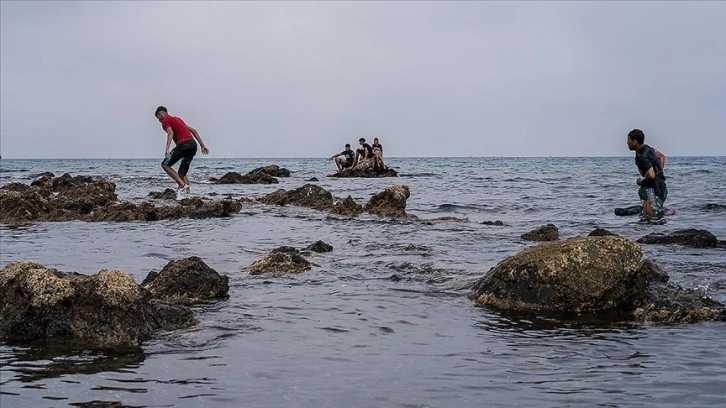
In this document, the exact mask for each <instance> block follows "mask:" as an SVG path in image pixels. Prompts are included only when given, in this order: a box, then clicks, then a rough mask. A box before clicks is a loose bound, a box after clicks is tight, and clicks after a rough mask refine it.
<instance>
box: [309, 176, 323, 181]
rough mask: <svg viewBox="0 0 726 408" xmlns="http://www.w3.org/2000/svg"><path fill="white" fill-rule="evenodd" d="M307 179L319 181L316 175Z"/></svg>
mask: <svg viewBox="0 0 726 408" xmlns="http://www.w3.org/2000/svg"><path fill="white" fill-rule="evenodd" d="M308 181H320V180H318V178H317V177H310V178H309V179H308Z"/></svg>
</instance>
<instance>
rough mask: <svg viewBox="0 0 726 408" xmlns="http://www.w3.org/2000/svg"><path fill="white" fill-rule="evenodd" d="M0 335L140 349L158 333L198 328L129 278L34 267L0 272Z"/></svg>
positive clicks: (16, 265) (175, 307)
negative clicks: (57, 339) (162, 330)
mask: <svg viewBox="0 0 726 408" xmlns="http://www.w3.org/2000/svg"><path fill="white" fill-rule="evenodd" d="M0 299H2V304H1V306H0V336H3V337H7V338H10V339H40V338H55V337H60V338H64V339H67V340H68V339H70V340H75V341H79V342H82V343H84V344H89V345H93V346H96V347H138V346H140V345H141V343H142V342H143V341H144V340H146V339H148V338H150V337H151V335H152V333H153V332H154V331H155V330H157V329H176V328H182V327H188V326H191V325H194V324H195V323H196V319H195V318H194V316H193V314H192V312H191V310H190V309H189V308H186V307H183V306H180V305H174V304H171V303H168V302H164V301H160V300H155V299H152V298H151V295H150V294H149V292H148V291H146V290H144V289H142V288H141V287H139V285H137V284H136V283H135V282H134V280H133V278H131V276H129V275H127V274H124V273H122V272H119V271H108V270H105V269H104V270H101V271H100V272H99V273H98V274H96V275H92V276H86V275H80V274H74V273H63V272H60V271H57V270H55V269H50V268H46V267H44V266H43V265H39V264H36V263H32V262H18V263H11V264H8V265H6V266H5V267H4V268H2V269H0Z"/></svg>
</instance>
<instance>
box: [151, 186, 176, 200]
mask: <svg viewBox="0 0 726 408" xmlns="http://www.w3.org/2000/svg"><path fill="white" fill-rule="evenodd" d="M149 197H151V198H153V199H155V200H176V191H175V190H174V189H172V188H167V189H164V191H161V192H159V191H152V192H150V193H149Z"/></svg>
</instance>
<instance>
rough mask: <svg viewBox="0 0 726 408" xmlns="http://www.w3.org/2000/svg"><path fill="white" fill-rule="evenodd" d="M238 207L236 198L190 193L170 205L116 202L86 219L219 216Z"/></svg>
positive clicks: (160, 218) (239, 204)
mask: <svg viewBox="0 0 726 408" xmlns="http://www.w3.org/2000/svg"><path fill="white" fill-rule="evenodd" d="M241 209H242V203H241V201H240V200H233V199H228V198H224V199H213V200H212V199H209V200H207V199H201V198H199V197H191V198H187V199H184V200H182V201H181V202H178V203H175V204H174V205H161V206H156V205H154V204H153V203H151V202H149V201H144V202H142V203H141V204H139V205H135V204H131V203H116V204H112V205H108V206H105V207H102V208H100V209H97V210H96V211H94V212H93V213H92V214H90V216H89V217H88V220H89V221H116V222H122V221H158V220H171V219H178V218H213V217H215V218H219V217H229V216H231V215H234V214H237V213H239V212H240V210H241Z"/></svg>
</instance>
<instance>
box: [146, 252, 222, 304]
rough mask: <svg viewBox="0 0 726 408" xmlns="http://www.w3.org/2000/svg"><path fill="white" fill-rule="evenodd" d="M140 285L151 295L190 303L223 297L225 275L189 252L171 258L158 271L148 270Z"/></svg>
mask: <svg viewBox="0 0 726 408" xmlns="http://www.w3.org/2000/svg"><path fill="white" fill-rule="evenodd" d="M141 287H142V288H144V289H146V290H148V291H149V293H151V296H153V297H154V298H157V299H163V300H169V301H173V302H177V303H184V304H190V303H196V302H200V301H205V300H216V299H226V298H227V296H228V295H227V294H228V292H229V278H228V277H227V276H223V275H220V274H219V273H217V271H215V270H214V269H212V268H210V267H209V266H208V265H207V264H206V263H204V261H202V260H201V259H200V258H199V257H196V256H192V257H190V258H185V259H180V260H178V261H171V262H169V263H168V264H166V266H164V268H163V269H162V270H161V271H160V272H156V271H151V272H149V274H148V275H147V276H146V279H144V281H143V282H141Z"/></svg>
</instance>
